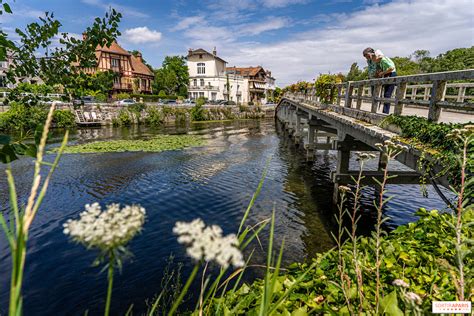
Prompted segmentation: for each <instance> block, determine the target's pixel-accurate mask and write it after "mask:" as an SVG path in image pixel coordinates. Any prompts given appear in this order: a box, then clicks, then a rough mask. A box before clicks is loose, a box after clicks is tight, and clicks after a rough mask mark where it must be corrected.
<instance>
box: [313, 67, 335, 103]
mask: <svg viewBox="0 0 474 316" xmlns="http://www.w3.org/2000/svg"><path fill="white" fill-rule="evenodd" d="M339 81H340V79H339V77H338V75H330V74H324V75H320V76H319V77H318V79H316V82H315V83H314V86H315V88H316V96H318V97H319V98H320V100H321V102H322V103H334V102H335V101H336V96H337V89H336V86H335V84H336V83H338V82H339Z"/></svg>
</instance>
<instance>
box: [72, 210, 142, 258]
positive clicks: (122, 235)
mask: <svg viewBox="0 0 474 316" xmlns="http://www.w3.org/2000/svg"><path fill="white" fill-rule="evenodd" d="M85 208H86V210H85V211H84V212H82V213H81V214H80V218H79V219H77V220H71V219H70V220H68V221H67V222H66V223H64V225H63V226H64V234H66V235H69V236H70V237H71V238H72V239H73V240H74V241H76V242H78V243H81V244H83V245H84V246H86V247H87V248H98V249H101V250H103V251H107V250H111V249H114V248H116V247H119V246H125V245H126V244H127V243H128V242H129V241H130V240H131V239H132V238H133V237H134V236H135V235H136V234H137V233H138V232H140V231H141V229H142V226H143V223H144V222H145V209H144V208H143V207H140V206H138V205H132V206H129V205H126V206H125V207H124V208H122V209H120V204H110V205H107V209H106V210H105V211H102V210H101V207H100V205H99V203H94V204H92V205H91V204H86V206H85Z"/></svg>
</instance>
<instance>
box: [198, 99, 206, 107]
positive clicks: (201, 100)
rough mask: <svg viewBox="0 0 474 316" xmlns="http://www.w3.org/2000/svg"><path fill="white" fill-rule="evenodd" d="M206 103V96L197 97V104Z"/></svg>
mask: <svg viewBox="0 0 474 316" xmlns="http://www.w3.org/2000/svg"><path fill="white" fill-rule="evenodd" d="M204 104H206V98H204V97H199V98H197V99H196V105H200V106H203V105H204Z"/></svg>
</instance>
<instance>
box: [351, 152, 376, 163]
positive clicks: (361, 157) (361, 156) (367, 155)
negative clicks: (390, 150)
mask: <svg viewBox="0 0 474 316" xmlns="http://www.w3.org/2000/svg"><path fill="white" fill-rule="evenodd" d="M355 154H356V156H357V158H356V160H357V161H366V160H370V159H374V158H375V155H374V154H370V153H363V152H360V151H358V152H356V153H355Z"/></svg>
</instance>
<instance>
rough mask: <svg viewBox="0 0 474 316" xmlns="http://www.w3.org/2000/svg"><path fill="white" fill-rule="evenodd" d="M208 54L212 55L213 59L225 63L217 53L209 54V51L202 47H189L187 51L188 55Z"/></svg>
mask: <svg viewBox="0 0 474 316" xmlns="http://www.w3.org/2000/svg"><path fill="white" fill-rule="evenodd" d="M201 54H202V55H209V56H211V57H214V58H215V59H218V60H220V61H222V62H224V63H227V62H226V61H225V60H224V59H222V58H220V57H219V56H217V55H214V54H211V53H209V52H208V51H207V50H205V49H202V48H198V49H194V50H193V49H190V50H189V52H188V57H190V56H195V55H201Z"/></svg>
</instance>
